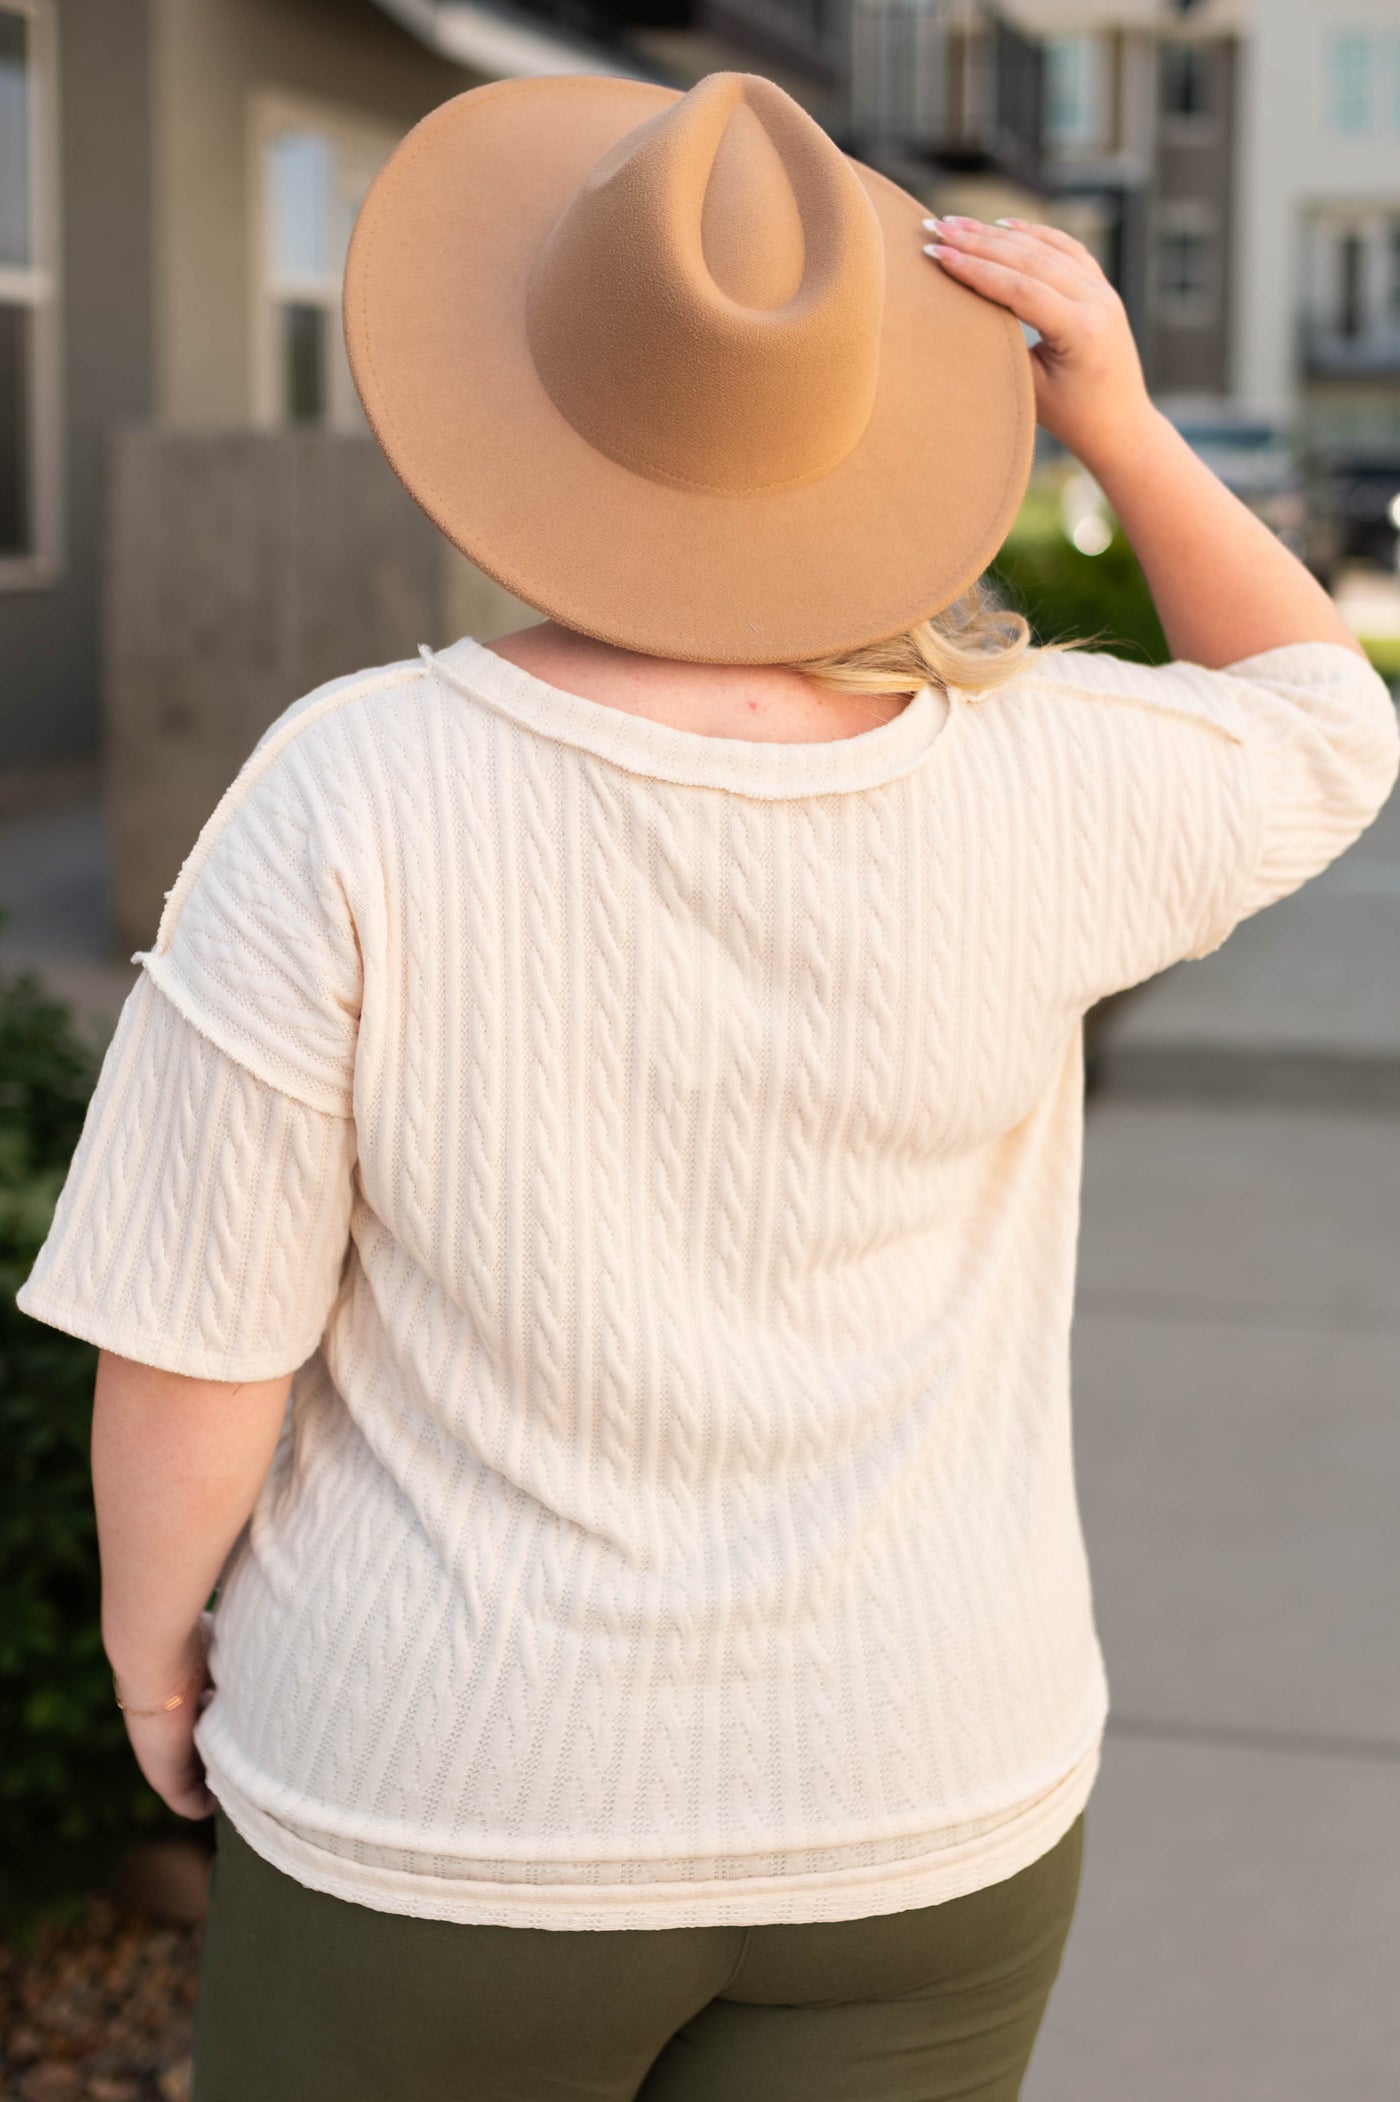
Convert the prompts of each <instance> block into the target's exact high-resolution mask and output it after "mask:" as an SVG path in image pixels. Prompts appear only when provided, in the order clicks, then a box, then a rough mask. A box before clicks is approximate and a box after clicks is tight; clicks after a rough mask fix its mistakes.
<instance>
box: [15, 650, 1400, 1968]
mask: <svg viewBox="0 0 1400 2102" xmlns="http://www.w3.org/2000/svg"><path fill="white" fill-rule="evenodd" d="M1398 757H1400V740H1397V733H1396V724H1395V712H1394V708H1393V706H1392V703H1391V701H1390V699H1389V697H1388V695H1387V692H1386V690H1385V687H1384V686H1383V685H1382V683H1381V681H1380V680H1379V678H1377V677H1376V675H1375V674H1374V673H1373V672H1371V671H1370V670H1369V669H1368V667H1367V666H1366V665H1365V663H1364V662H1363V661H1362V660H1361V659H1360V658H1359V657H1357V656H1355V655H1354V654H1353V653H1351V652H1350V651H1348V650H1345V649H1343V648H1341V647H1339V646H1336V645H1330V644H1307V645H1299V646H1294V647H1290V648H1285V649H1279V650H1274V651H1271V652H1269V653H1268V654H1267V655H1264V656H1260V657H1256V658H1254V659H1251V660H1249V661H1248V662H1244V663H1240V664H1237V665H1235V666H1233V667H1231V669H1230V670H1229V671H1226V672H1208V671H1203V670H1201V669H1199V668H1196V667H1193V666H1191V665H1188V664H1176V665H1171V666H1168V667H1166V668H1164V669H1160V670H1156V669H1145V668H1142V667H1134V666H1131V665H1128V664H1125V663H1122V662H1118V661H1116V660H1115V659H1113V658H1111V657H1105V656H1096V655H1091V654H1084V655H1078V654H1064V655H1047V656H1043V657H1041V658H1040V659H1038V660H1036V661H1035V662H1034V663H1033V665H1032V666H1031V668H1030V669H1029V670H1028V671H1027V672H1026V673H1025V675H1023V676H1021V677H1019V678H1018V679H1017V680H1016V681H1015V683H1013V684H1012V685H1011V686H1009V687H1007V688H1005V689H1004V690H1002V691H1000V692H998V693H994V694H992V695H989V696H988V697H986V698H984V699H981V700H979V701H976V702H974V701H972V700H971V699H969V698H967V697H964V696H962V695H960V694H957V693H953V694H952V695H949V696H945V695H944V694H942V693H941V692H940V691H938V690H936V689H934V688H932V687H929V688H925V689H924V690H923V691H922V692H921V693H919V694H918V695H917V696H916V697H915V698H914V699H913V700H912V701H911V702H910V703H909V704H908V705H907V706H906V707H905V709H904V710H903V711H902V712H901V713H900V714H898V715H896V716H894V717H893V718H892V719H891V720H889V721H888V722H885V723H882V724H881V725H880V726H879V727H877V728H875V729H873V730H870V731H867V732H865V733H864V734H861V735H858V736H855V737H851V738H849V739H845V740H838V741H835V742H831V743H819V744H796V745H794V744H764V743H749V742H745V741H742V740H731V739H723V738H720V739H716V738H710V737H706V736H702V735H699V734H696V733H693V732H689V731H682V730H678V729H676V728H674V727H672V726H670V725H667V724H659V723H656V722H653V721H650V720H648V719H644V718H641V717H637V716H632V715H629V714H626V713H624V712H623V711H621V710H619V709H616V708H612V707H607V706H604V705H601V704H599V703H596V702H592V701H588V700H585V699H582V698H579V697H577V696H572V695H569V694H566V693H563V692H561V691H559V690H557V689H555V688H553V687H551V686H548V685H546V684H545V683H543V682H542V681H541V680H539V679H538V678H536V677H534V676H533V675H531V674H529V673H526V672H524V671H521V670H518V669H517V668H515V667H513V666H511V665H509V664H507V663H506V662H505V661H504V660H503V659H501V658H499V657H497V656H496V655H495V654H494V653H493V652H491V651H490V650H488V649H487V648H485V647H484V646H483V645H482V644H480V643H478V642H476V641H474V640H472V639H470V638H468V639H466V640H463V641H461V642H458V643H456V644H455V645H453V647H451V648H450V649H448V650H445V651H443V652H442V653H440V654H438V655H436V656H434V655H432V654H430V653H429V652H428V651H426V650H425V651H424V652H423V653H422V660H421V661H418V660H412V661H410V662H407V663H402V664H393V665H390V666H388V667H386V668H385V669H383V670H378V671H371V672H368V673H364V674H362V675H359V676H356V677H353V678H346V679H339V680H336V681H334V682H332V683H331V684H330V685H328V686H325V687H322V688H321V689H320V690H319V691H318V692H316V693H314V694H311V695H310V696H309V697H308V698H306V699H305V700H303V701H301V702H299V703H298V704H297V705H296V706H295V707H293V708H291V709H289V710H288V711H287V713H286V714H285V715H283V716H282V718H281V719H280V720H279V721H278V722H277V723H276V724H275V725H274V726H273V728H272V729H271V730H270V731H269V732H268V733H267V735H266V736H265V737H264V739H263V741H262V742H261V744H260V745H259V746H258V748H257V750H256V751H255V753H254V754H253V755H252V757H251V758H250V759H249V761H248V762H247V764H246V765H245V767H244V768H243V771H242V772H241V773H240V775H239V777H238V779H237V780H236V781H235V783H234V784H233V786H232V787H231V788H230V789H229V791H228V793H227V794H226V795H225V797H224V799H223V801H222V802H221V803H220V805H219V807H218V809H217V810H216V811H215V813H214V815H213V816H212V817H211V819H210V820H209V823H208V824H207V825H206V827H205V829H204V831H203V833H202V834H201V836H200V839H199V841H198V844H197V845H196V847H195V849H194V851H193V853H192V854H191V856H190V858H189V860H188V861H187V863H186V865H185V867H184V870H183V871H182V873H181V875H180V879H179V881H178V883H177V884H176V886H175V888H174V890H173V891H172V892H171V893H170V896H169V899H168V902H167V906H166V910H165V914H164V917H163V920H162V923H161V927H160V930H159V934H158V937H157V939H156V942H155V946H154V947H153V949H152V950H151V951H150V952H149V953H148V954H146V955H144V956H143V957H142V959H141V961H142V962H143V964H144V966H145V968H144V972H143V975H142V977H141V979H140V981H139V983H138V985H137V988H136V990H135V991H134V992H133V993H132V995H131V998H130V1000H129V1002H128V1004H127V1006H126V1008H125V1010H124V1012H123V1014H122V1017H121V1020H120V1024H119V1026H118V1029H117V1032H116V1036H115V1039H114V1041H113V1043H112V1045H111V1048H110V1050H109V1052H108V1054H107V1058H106V1063H105V1065H104V1067H103V1070H102V1077H101V1081H100V1084H99V1086H98V1089H97V1092H96V1095H95V1098H94V1100H93V1103H92V1106H91V1109H90V1111H89V1114H88V1118H87V1123H86V1126H85V1128H84V1132H83V1136H82V1140H81V1143H80V1145H79V1148H78V1151H77V1154H76V1156H75V1159H74V1162H73V1166H72V1170H71V1173H70V1175H69V1178H68V1181H67V1184H66V1186H65V1188H64V1191H63V1195H62V1199H61V1201H60V1204H59V1207H58V1212H57V1216H56V1218H55V1221H54V1225H53V1229H52V1232H51V1234H50V1237H49V1239H48V1241H47V1243H46V1245H45V1247H44V1250H43V1252H42V1254H41V1255H40V1257H39V1260H38V1263H37V1265H36V1267H35V1269H34V1272H33V1274H32V1276H31V1277H30V1279H29V1281H28V1282H27V1283H26V1285H25V1286H24V1288H23V1290H22V1292H21V1294H20V1305H21V1307H22V1308H23V1309H24V1311H25V1312H26V1313H29V1314H32V1315H35V1316H37V1317H38V1318H39V1319H41V1320H44V1321H49V1322H52V1323H54V1324H55V1325H57V1326H58V1327H60V1328H65V1329H69V1330H71V1331H72V1332H73V1333H74V1334H76V1335H79V1336H85V1337H88V1338H90V1339H91V1340H92V1341H94V1342H97V1343H100V1344H102V1345H105V1346H106V1347H107V1348H109V1349H111V1350H114V1351H117V1352H120V1353H122V1354H123V1355H125V1356H127V1357H130V1358H135V1359H139V1360H143V1361H145V1362H147V1363H149V1364H152V1365H157V1366H164V1367H168V1368H170V1369H172V1370H174V1371H177V1372H184V1373H190V1374H194V1375H196V1376H200V1377H205V1378H212V1379H218V1380H255V1379H262V1378H265V1377H269V1376H272V1375H276V1374H279V1373H283V1372H287V1371H289V1370H291V1369H292V1368H293V1367H295V1368H297V1370H296V1377H295V1381H294V1384H293V1388H292V1395H291V1401H290V1404H289V1408H288V1414H287V1420H286V1423H285V1427H284V1432H283V1436H282V1440H281V1443H280V1445H279V1447H278V1450H277V1453H276V1457H275V1459H274V1461H273V1464H272V1468H271V1471H270V1474H269V1476H268V1479H267V1481H266V1483H265V1485H264V1487H263V1489H262V1492H261V1494H260V1495H259V1497H258V1500H257V1504H256V1507H255V1509H254V1511H253V1514H252V1518H251V1520H250V1522H249V1524H248V1525H247V1527H246V1528H245V1529H244V1531H243V1533H242V1534H241V1535H240V1538H239V1540H238V1542H237V1544H236V1546H235V1548H234V1550H233V1553H232V1555H231V1556H230V1559H229V1562H228V1564H227V1566H226V1569H225V1572H224V1577H223V1581H222V1586H221V1589H220V1594H219V1599H218V1604H217V1610H216V1614H215V1622H214V1627H215V1640H214V1647H213V1657H212V1662H213V1674H214V1678H215V1681H216V1685H217V1691H216V1693H215V1696H214V1699H213V1700H212V1702H211V1703H210V1705H209V1707H208V1708H207V1710H206V1711H205V1713H204V1715H203V1717H202V1718H201V1720H200V1723H199V1725H198V1732H197V1741H198V1744H199V1748H200V1751H201V1752H202V1754H203V1757H204V1760H205V1762H206V1765H207V1769H208V1774H209V1779H210V1784H211V1786H212V1787H213V1789H214V1790H215V1792H216V1794H217V1795H218V1796H219V1798H220V1800H221V1802H222V1803H223V1805H224V1808H225V1810H226V1811H227V1814H228V1815H229V1817H230V1818H231V1819H232V1821H233V1823H234V1825H235V1826H236V1827H237V1828H238V1830H239V1831H240V1832H241V1833H242V1834H243V1836H244V1837H245V1838H246V1839H247V1840H248V1841H249V1842H250V1844H251V1845H252V1846H253V1847H254V1848H256V1849H257V1851H258V1852H259V1853H260V1854H262V1855H263V1856H265V1858H266V1859H267V1860H269V1861H270V1862H272V1863H274V1864H275V1865H276V1866H277V1867H278V1868H280V1869H282V1870H284V1871H285V1872H286V1873H287V1874H289V1875H291V1876H293V1877H294V1878H296V1879H297V1880H299V1881H300V1882H302V1883H304V1884H307V1885H310V1886H311V1887H312V1888H314V1889H317V1890H321V1891H328V1892H331V1893H333V1894H334V1895H336V1896H338V1897H341V1898H346V1899H351V1900H354V1901H356V1902H359V1903H361V1904H366V1905H370V1906H374V1907H377V1908H379V1909H380V1910H383V1911H387V1912H395V1913H411V1914H417V1915H422V1916H427V1917H430V1918H436V1919H445V1920H460V1921H477V1922H495V1923H502V1924H506V1925H519V1926H528V1927H555V1928H605V1927H606V1928H616V1927H643V1928H661V1927H681V1926H690V1925H720V1924H723V1925H742V1924H748V1923H754V1922H762V1921H782V1920H794V1921H796V1920H807V1921H810V1920H838V1919H846V1918H853V1917H858V1916H861V1915H867V1914H875V1913H884V1912H893V1911H897V1910H901V1909H903V1908H906V1907H912V1906H918V1905H927V1904H932V1903H935V1902H939V1901H942V1900H944V1899H947V1898H951V1897H955V1896H957V1895H959V1894H961V1893H963V1892H966V1891H969V1890H972V1889H975V1888H977V1887H979V1886H981V1885H984V1884H988V1883H992V1882H996V1881H998V1880H1000V1879H1002V1878H1005V1877H1007V1876H1010V1875H1012V1874H1014V1873H1015V1872H1016V1871H1017V1870H1019V1869H1021V1868H1023V1867H1025V1866H1026V1865H1028V1864H1029V1863H1030V1862H1031V1861H1033V1860H1035V1859H1036V1858H1037V1857H1038V1856H1039V1855H1041V1854H1042V1853H1044V1852H1045V1851H1047V1850H1048V1848H1050V1847H1051V1846H1052V1845H1053V1844H1054V1843H1055V1841H1056V1840H1057V1839H1059V1838H1060V1837H1061V1835H1062V1834H1063V1833H1064V1832H1065V1830H1066V1829H1067V1828H1068V1826H1069V1825H1070V1824H1071V1822H1072V1821H1073V1819H1074V1818H1075V1817H1076V1816H1077V1814H1078V1812H1079V1811H1080V1809H1081V1807H1082V1806H1083V1804H1084V1802H1085V1799H1086V1797H1087V1795H1088V1793H1089V1790H1090V1787H1091V1784H1092V1781H1093V1778H1094V1774H1095V1770H1096V1764H1097V1759H1098V1748H1099V1740H1100V1736H1101V1732H1102V1728H1103V1723H1104V1715H1105V1684H1104V1673H1103V1666H1102V1661H1101V1657H1100V1652H1099V1647H1098V1643H1097V1640H1096V1637H1095V1631H1094V1622H1093V1614H1092V1609H1091V1598H1090V1587H1089V1579H1088V1575H1087V1571H1086V1566H1085V1555H1084V1547H1083V1542H1082V1538H1081V1533H1080V1527H1079V1520H1078V1515H1077V1511H1076V1505H1075V1492H1074V1483H1073V1476H1072V1471H1071V1453H1070V1347H1069V1346H1070V1314H1071V1300H1072V1295H1073V1287H1074V1272H1075V1243H1076V1230H1077V1220H1078V1204H1079V1178H1080V1140H1081V1123H1082V1103H1081V1094H1082V1073H1081V1018H1082V1017H1083V1015H1084V1012H1085V1010H1086V1009H1087V1008H1088V1007H1089V1006H1090V1005H1091V1003H1093V1002H1094V1001H1096V1000H1099V999H1100V998H1102V997H1103V996H1104V995H1105V994H1107V993H1111V992H1114V991H1116V990H1117V989H1119V988H1120V987H1124V986H1128V985H1132V984H1133V983H1134V982H1135V981H1137V980H1140V979H1142V978H1145V977H1147V976H1148V975H1150V974H1151V973H1153V972H1156V971H1160V970H1162V969H1163V968H1164V967H1165V966H1166V965H1168V964H1171V963H1173V962H1175V961H1176V960H1177V959H1178V958H1180V957H1185V956H1199V955H1202V954H1204V953H1205V952H1206V951H1208V950H1210V949H1213V948H1215V947H1216V946H1217V945H1218V944H1219V943H1220V942H1222V941H1223V940H1224V938H1225V936H1226V935H1227V934H1228V933H1229V931H1230V930H1231V928H1232V927H1234V926H1235V925H1236V923H1237V922H1238V921H1239V920H1240V919H1241V918H1242V917H1244V916H1245V915H1247V914H1249V913H1253V912H1256V911H1257V910H1258V909H1259V908H1260V907H1261V906H1264V905H1267V904H1268V903H1269V901H1270V900H1271V899H1274V898H1278V897H1280V896H1282V895H1283V894H1284V893H1285V892H1288V891H1291V890H1293V889H1295V888H1296V887H1297V886H1298V885H1299V884H1300V883H1302V882H1304V881H1305V880H1306V879H1307V878H1308V877H1310V876H1312V875H1313V874H1314V873H1316V871H1318V870H1319V869H1321V868H1322V867H1323V866H1324V865H1325V864H1326V863H1327V862H1328V861H1329V860H1331V859H1332V858H1333V857H1334V856H1335V855H1336V854H1338V853H1339V852H1340V851H1341V850H1342V849H1343V848H1344V847H1346V846H1347V845H1348V844H1349V842H1350V841H1352V840H1353V839H1354V838H1355V837H1356V836H1357V834H1358V833H1359V832H1360V831H1361V830H1362V829H1363V828H1364V827H1365V826H1366V825H1367V824H1368V823H1369V821H1370V820H1371V819H1372V817H1373V816H1374V815H1375V813H1376V811H1377V810H1378V808H1379V807H1380V805H1381V804H1382V802H1383V801H1384V799H1385V797H1386V795H1387V793H1388V791H1389V789H1390V787H1391V784H1392V782H1393V781H1394V779H1395V775H1396V768H1397V759H1398ZM1133 1405H1134V1402H1133V1396H1132V1394H1131V1393H1125V1394H1124V1396H1123V1406H1124V1407H1125V1408H1132V1407H1133Z"/></svg>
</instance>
